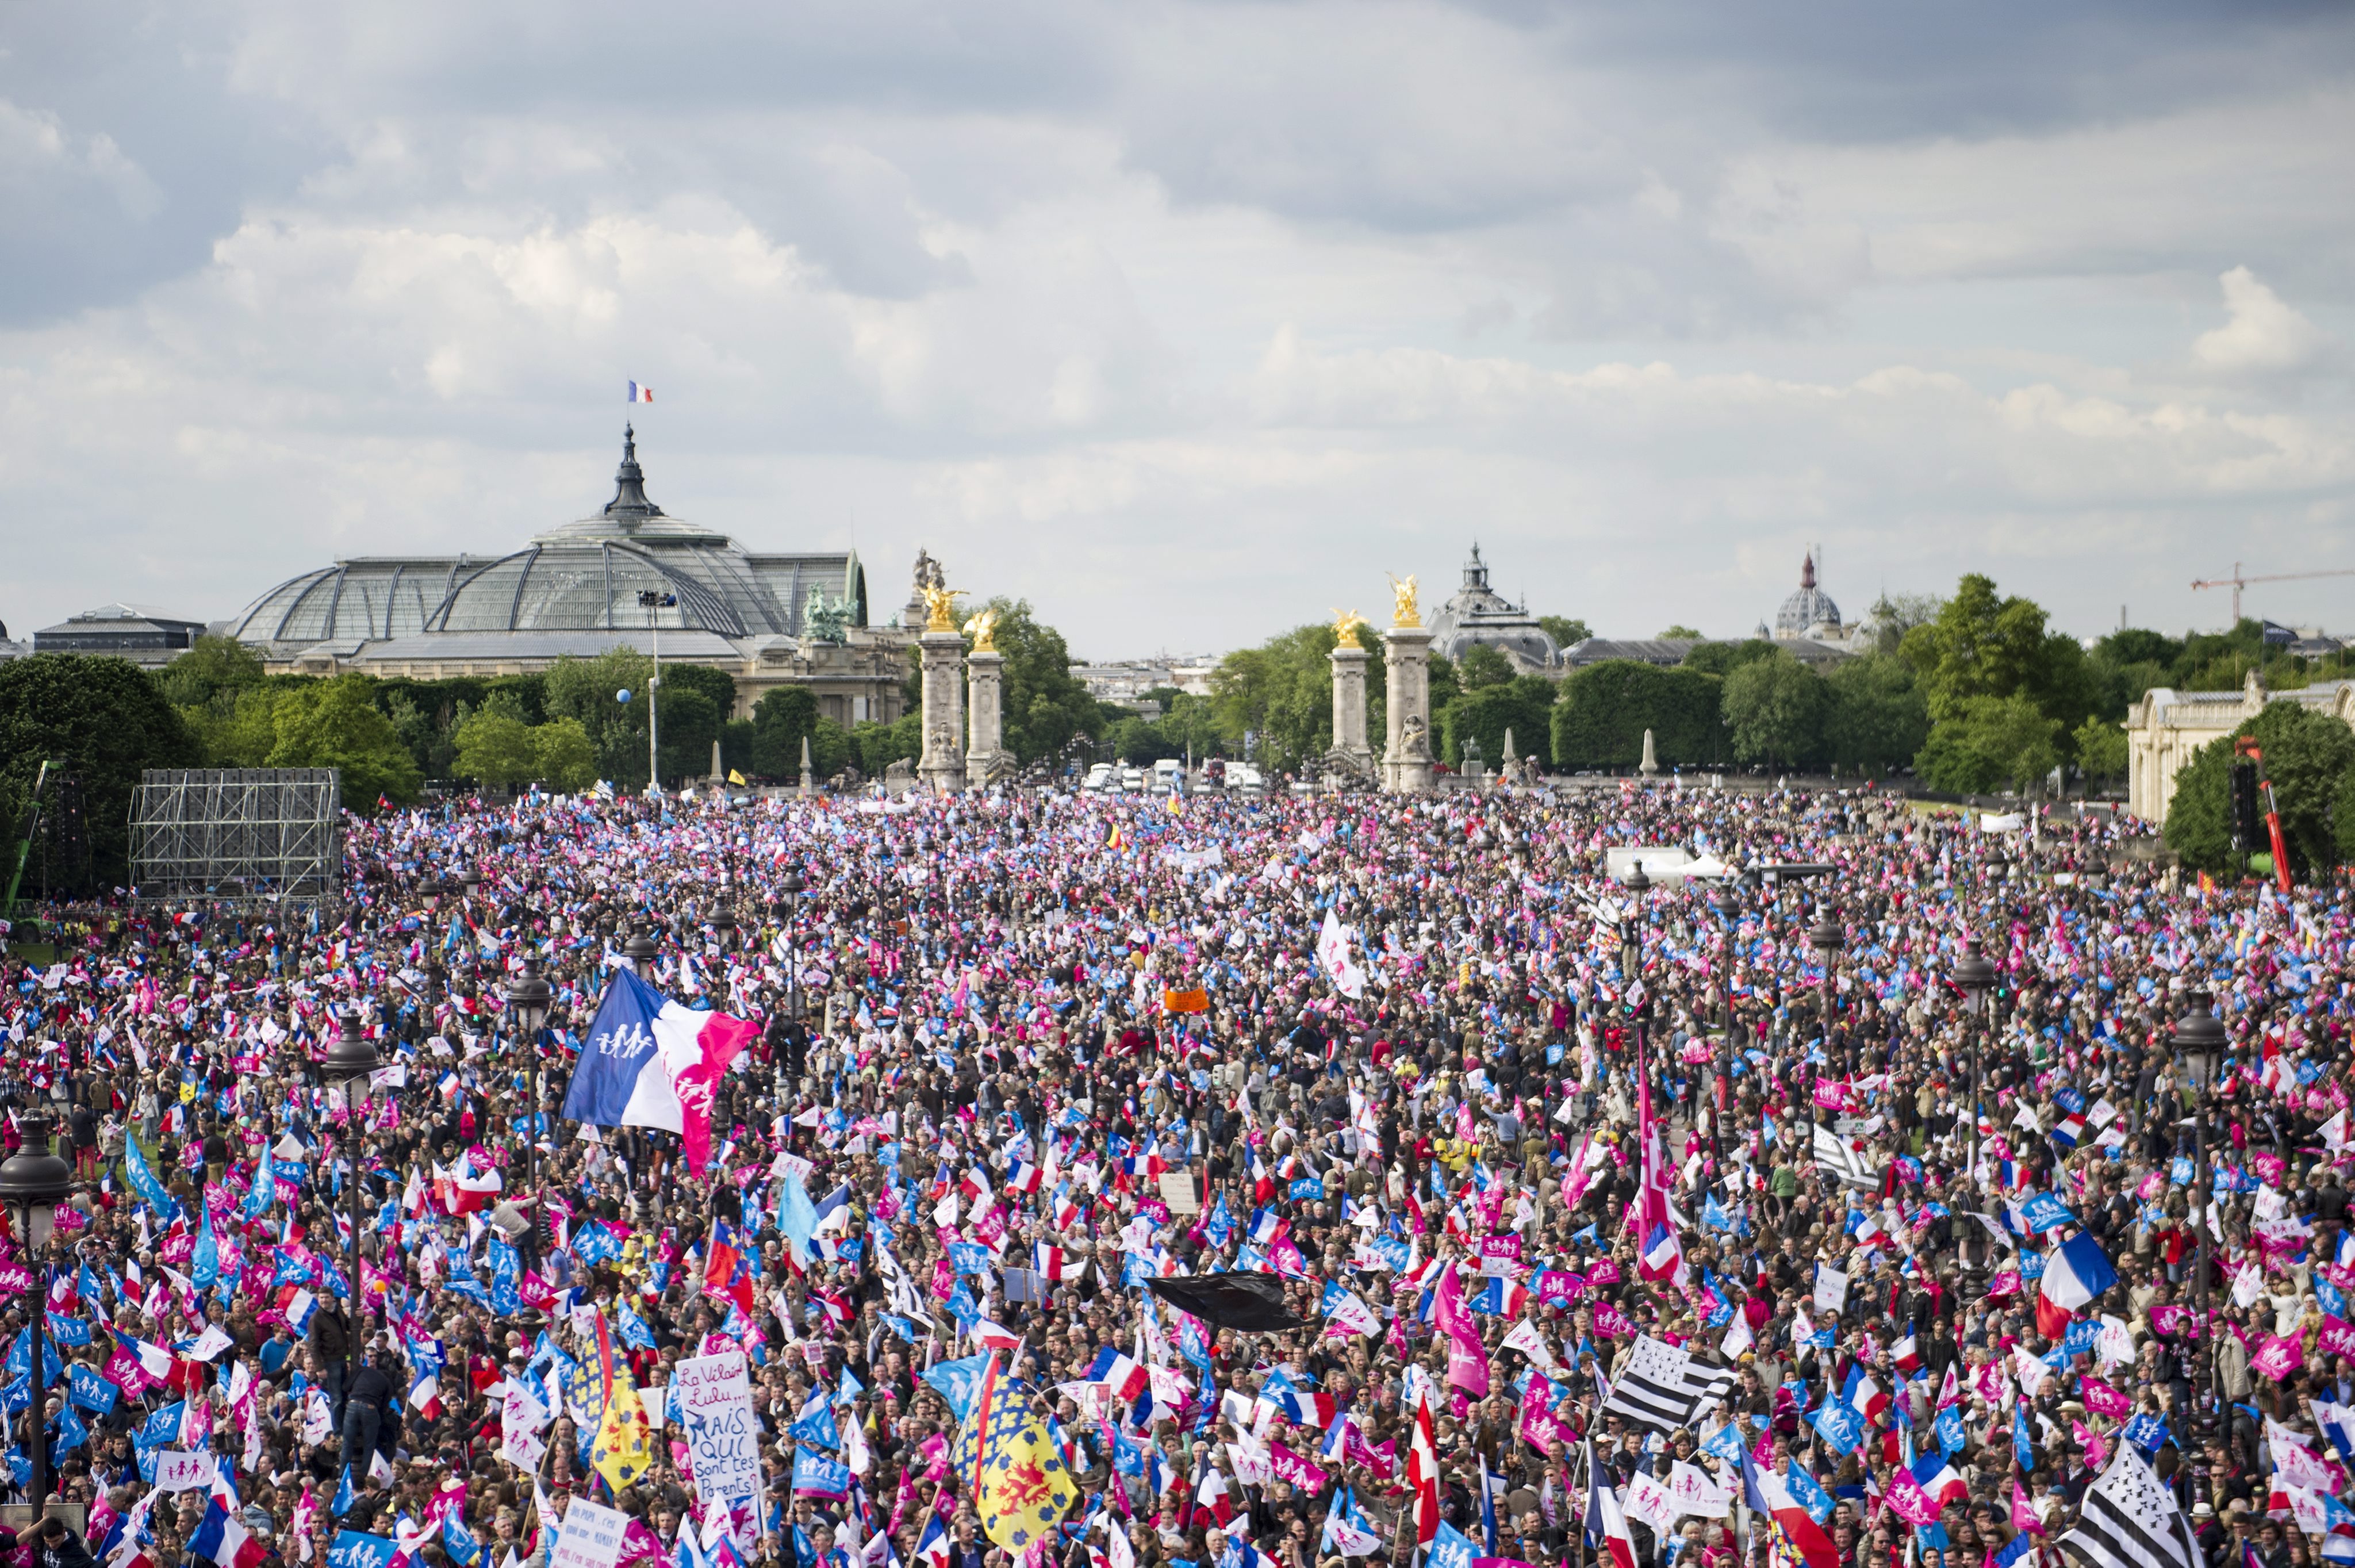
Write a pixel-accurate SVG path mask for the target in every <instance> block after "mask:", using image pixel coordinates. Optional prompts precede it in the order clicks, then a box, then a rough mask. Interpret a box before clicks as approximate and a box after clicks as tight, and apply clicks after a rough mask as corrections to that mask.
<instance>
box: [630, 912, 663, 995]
mask: <svg viewBox="0 0 2355 1568" xmlns="http://www.w3.org/2000/svg"><path fill="white" fill-rule="evenodd" d="M661 951H662V950H661V949H660V948H658V947H656V946H655V937H654V923H653V922H651V921H649V920H647V919H646V918H645V916H643V915H641V916H639V917H638V922H637V925H636V927H635V928H634V930H632V931H631V933H630V939H629V940H628V941H627V942H624V943H623V944H622V959H623V962H624V963H626V964H628V965H629V966H630V971H631V973H633V974H634V975H636V976H638V978H639V979H641V980H643V979H645V977H646V970H647V969H648V967H650V966H651V965H653V963H654V961H655V955H657V954H659V953H660V952H661Z"/></svg>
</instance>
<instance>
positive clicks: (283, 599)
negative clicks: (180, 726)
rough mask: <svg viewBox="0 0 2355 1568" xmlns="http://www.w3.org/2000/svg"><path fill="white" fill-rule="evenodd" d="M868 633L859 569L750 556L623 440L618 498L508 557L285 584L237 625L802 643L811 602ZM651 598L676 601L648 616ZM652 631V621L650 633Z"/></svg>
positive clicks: (854, 562)
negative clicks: (649, 478) (656, 478)
mask: <svg viewBox="0 0 2355 1568" xmlns="http://www.w3.org/2000/svg"><path fill="white" fill-rule="evenodd" d="M813 589H815V590H817V591H819V592H823V593H825V594H826V595H827V596H828V597H830V598H834V599H838V600H847V602H848V603H849V604H850V609H851V618H850V624H853V625H858V626H864V625H865V624H867V604H866V598H867V594H866V581H865V575H864V573H863V571H861V569H860V568H859V565H858V557H857V555H856V554H855V553H854V554H852V555H849V556H847V557H825V556H753V555H750V554H748V553H747V552H746V551H745V549H744V548H743V547H742V546H741V545H740V544H738V543H737V542H736V541H735V540H734V539H730V538H729V537H728V536H727V535H726V534H724V533H720V532H718V531H717V530H715V529H711V528H703V527H700V526H698V525H697V524H694V523H689V522H687V521H684V520H683V519H681V518H678V517H671V516H670V515H669V514H667V513H666V512H665V511H664V510H663V509H662V508H661V507H658V506H656V505H655V503H654V502H653V501H652V500H651V499H650V498H648V496H647V495H646V488H645V470H644V469H643V468H641V467H640V466H639V464H638V450H637V432H636V431H635V430H634V429H631V428H628V427H624V428H623V432H622V462H621V466H620V467H619V468H618V469H617V470H616V471H615V473H614V475H613V499H612V500H611V501H609V502H607V503H606V504H605V505H604V507H602V508H601V509H600V510H598V511H595V512H592V513H591V514H590V515H589V516H588V517H582V518H581V519H579V520H578V521H575V522H570V523H564V524H560V525H559V526H558V527H556V528H549V529H548V530H547V531H546V532H544V533H541V534H539V535H538V536H537V537H536V538H535V539H533V540H532V542H531V543H530V545H529V546H527V548H525V549H520V550H517V551H516V552H515V553H513V554H511V555H506V556H497V557H486V556H474V555H461V556H458V557H456V558H454V559H453V558H451V557H448V556H440V557H424V556H414V557H368V556H363V557H357V558H355V559H352V560H339V561H337V562H336V564H335V565H333V566H327V567H322V568H320V569H319V570H317V571H309V572H305V573H304V574H303V575H302V576H300V577H296V578H293V579H290V580H289V581H285V582H282V583H280V584H279V585H278V586H277V587H276V588H273V589H272V590H271V591H270V592H267V593H265V594H263V595H262V596H261V598H260V599H258V600H256V601H254V603H252V604H251V605H250V607H248V608H247V610H246V611H245V612H244V613H242V614H241V615H239V616H238V617H236V618H235V619H234V620H232V621H231V622H230V623H229V627H228V630H229V635H231V636H234V637H236V638H238V639H239V640H240V641H243V642H250V643H292V644H300V645H311V644H320V643H343V644H355V645H356V644H359V643H364V642H378V641H388V640H390V639H394V638H404V637H413V636H419V635H437V634H443V633H483V632H496V633H507V632H575V633H580V632H596V633H603V632H637V631H643V630H645V629H646V628H647V627H648V625H649V624H654V622H655V621H658V622H659V624H660V626H661V629H662V630H664V631H690V632H709V633H713V634H715V635H719V636H722V637H730V638H745V637H754V638H757V637H763V636H798V635H800V634H801V615H802V613H803V612H804V611H805V609H806V608H807V602H808V599H809V595H810V593H811V591H812V590H813ZM641 594H647V595H652V596H655V598H658V599H661V600H667V601H669V603H656V604H653V605H652V606H649V605H648V604H647V603H645V602H642V601H641V599H640V597H639V596H640V595H641ZM650 617H652V620H650Z"/></svg>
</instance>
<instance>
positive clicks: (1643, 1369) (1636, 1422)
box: [1603, 1334, 1733, 1437]
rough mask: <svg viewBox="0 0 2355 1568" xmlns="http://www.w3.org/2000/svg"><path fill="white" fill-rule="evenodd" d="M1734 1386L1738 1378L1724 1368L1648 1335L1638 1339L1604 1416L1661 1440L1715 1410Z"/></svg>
mask: <svg viewBox="0 0 2355 1568" xmlns="http://www.w3.org/2000/svg"><path fill="white" fill-rule="evenodd" d="M1732 1386H1733V1373H1732V1371H1730V1370H1728V1369H1727V1368H1724V1367H1719V1366H1711V1365H1710V1363H1708V1362H1706V1361H1699V1360H1694V1359H1693V1358H1692V1356H1691V1355H1690V1354H1689V1352H1687V1351H1685V1350H1683V1349H1678V1347H1677V1346H1674V1345H1669V1344H1664V1343H1662V1342H1661V1341H1660V1340H1657V1339H1653V1338H1652V1337H1651V1336H1650V1335H1649V1334H1646V1335H1642V1336H1640V1337H1638V1338H1637V1339H1636V1343H1635V1344H1634V1345H1633V1346H1632V1347H1630V1348H1629V1349H1628V1352H1627V1360H1626V1361H1625V1364H1623V1365H1622V1366H1621V1367H1620V1369H1619V1376H1618V1378H1617V1380H1616V1381H1614V1382H1613V1383H1612V1385H1611V1397H1610V1398H1608V1399H1606V1400H1604V1402H1603V1413H1604V1414H1605V1415H1617V1416H1621V1417H1624V1418H1625V1420H1626V1421H1627V1423H1628V1424H1630V1425H1633V1426H1640V1427H1642V1428H1643V1429H1644V1430H1645V1431H1646V1432H1657V1433H1658V1434H1660V1435H1662V1436H1664V1437H1665V1436H1667V1435H1668V1434H1670V1433H1672V1432H1675V1431H1677V1430H1678V1429H1679V1428H1681V1427H1687V1426H1690V1425H1691V1424H1693V1420H1694V1417H1695V1416H1696V1415H1697V1414H1699V1413H1700V1412H1701V1411H1704V1410H1710V1409H1714V1408H1715V1407H1716V1404H1717V1402H1718V1401H1719V1400H1721V1399H1722V1398H1723V1397H1724V1396H1725V1391H1726V1390H1728V1389H1730V1388H1732Z"/></svg>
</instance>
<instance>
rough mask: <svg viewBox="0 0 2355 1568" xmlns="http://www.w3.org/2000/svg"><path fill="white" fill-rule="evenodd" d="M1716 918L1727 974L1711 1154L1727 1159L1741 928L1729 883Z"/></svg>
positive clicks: (1715, 901) (1721, 997)
mask: <svg viewBox="0 0 2355 1568" xmlns="http://www.w3.org/2000/svg"><path fill="white" fill-rule="evenodd" d="M1710 904H1711V905H1712V906H1713V907H1714V908H1715V909H1716V911H1717V917H1718V918H1719V919H1720V920H1721V921H1723V922H1724V923H1725V964H1724V971H1725V972H1724V973H1723V974H1721V975H1720V976H1718V977H1717V1004H1718V1027H1719V1043H1718V1054H1717V1115H1716V1116H1714V1117H1712V1118H1711V1119H1710V1152H1711V1153H1713V1154H1715V1155H1717V1156H1719V1157H1721V1158H1722V1157H1723V1156H1724V1152H1725V1150H1724V1147H1723V1143H1722V1140H1721V1138H1720V1136H1718V1130H1717V1129H1718V1124H1719V1123H1720V1122H1721V1121H1723V1120H1724V1118H1725V1115H1726V1113H1727V1112H1728V1111H1730V1110H1732V1108H1733V1049H1734V1048H1733V933H1735V932H1736V931H1737V930H1739V929H1740V928H1741V925H1742V899H1741V896H1740V895H1739V894H1737V893H1735V892H1734V891H1733V884H1732V882H1730V881H1724V882H1720V883H1718V885H1717V891H1716V892H1714V893H1712V894H1711V895H1710ZM1758 1159H1759V1163H1760V1165H1761V1167H1762V1168H1763V1167H1764V1163H1765V1159H1766V1151H1765V1148H1764V1146H1763V1145H1762V1146H1761V1147H1760V1148H1759V1151H1758Z"/></svg>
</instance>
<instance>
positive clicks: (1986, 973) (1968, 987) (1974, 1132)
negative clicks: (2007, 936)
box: [1954, 936, 1995, 1178]
mask: <svg viewBox="0 0 2355 1568" xmlns="http://www.w3.org/2000/svg"><path fill="white" fill-rule="evenodd" d="M1954 978H1955V988H1956V989H1957V990H1959V991H1961V992H1962V993H1963V1011H1964V1013H1965V1014H1966V1015H1967V1016H1968V1018H1969V1019H1970V1022H1969V1024H1968V1025H1966V1028H1965V1034H1966V1039H1965V1042H1964V1043H1965V1048H1966V1050H1968V1051H1969V1052H1970V1057H1971V1093H1970V1100H1969V1104H1967V1106H1966V1112H1965V1114H1966V1115H1968V1116H1969V1117H1970V1119H1971V1131H1970V1146H1971V1173H1972V1175H1973V1177H1974V1178H1976V1177H1977V1174H1978V1164H1979V1054H1980V1047H1979V1031H1980V1030H1981V1029H1984V1028H1985V1022H1984V1015H1985V1013H1986V1012H1987V993H1988V992H1989V991H1991V990H1993V989H1995V965H1993V964H1991V963H1989V962H1987V955H1986V954H1984V953H1982V952H1980V951H1979V939H1978V938H1977V937H1976V936H1966V937H1965V938H1963V955H1962V956H1961V957H1960V958H1957V959H1955V976H1954Z"/></svg>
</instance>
